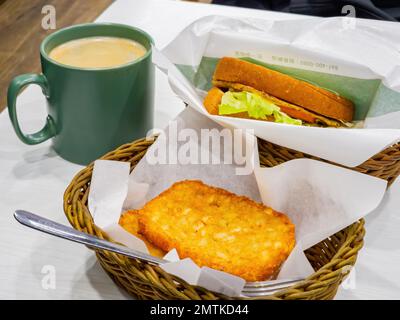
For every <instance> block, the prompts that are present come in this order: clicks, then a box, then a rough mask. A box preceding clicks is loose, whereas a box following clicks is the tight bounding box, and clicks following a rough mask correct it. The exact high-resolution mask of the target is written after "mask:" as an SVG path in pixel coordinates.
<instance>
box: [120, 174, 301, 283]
mask: <svg viewBox="0 0 400 320" xmlns="http://www.w3.org/2000/svg"><path fill="white" fill-rule="evenodd" d="M137 222H138V225H136V223H137ZM119 223H120V225H121V226H122V227H123V228H125V229H126V230H127V231H130V232H132V233H134V234H136V235H140V237H141V238H142V239H145V241H146V245H147V246H148V248H149V249H151V250H152V251H153V252H156V254H159V252H160V251H154V247H155V248H158V250H161V252H164V253H166V252H168V251H170V250H172V249H176V250H177V252H178V254H179V257H180V258H181V259H184V258H191V259H192V260H193V261H194V262H195V263H196V264H197V265H198V266H200V267H202V266H208V267H210V268H213V269H216V270H221V271H225V272H228V273H231V274H233V275H237V276H239V277H242V278H243V279H245V280H247V281H262V280H268V279H273V278H275V277H276V276H277V274H278V272H279V270H280V267H281V265H282V263H283V262H284V261H285V260H286V258H287V257H288V256H289V254H290V252H291V250H292V249H293V247H294V245H295V228H294V225H293V224H292V223H291V221H290V220H289V218H288V217H287V216H286V215H284V214H282V213H279V212H276V211H274V210H273V209H271V208H268V207H266V206H265V205H263V204H261V203H257V202H254V201H253V200H251V199H249V198H247V197H244V196H238V195H236V194H233V193H231V192H229V191H226V190H224V189H221V188H216V187H212V186H209V185H206V184H204V183H202V182H201V181H198V180H185V181H180V182H177V183H175V184H173V185H172V186H171V187H170V188H169V189H167V190H166V191H164V192H162V193H161V194H160V195H158V196H157V197H155V198H154V199H153V200H151V201H149V202H148V203H147V204H146V205H145V206H144V207H143V208H142V209H139V210H132V211H128V212H126V213H125V214H123V216H122V217H121V219H120V222H119ZM130 223H134V224H135V226H134V227H133V228H132V226H130Z"/></svg>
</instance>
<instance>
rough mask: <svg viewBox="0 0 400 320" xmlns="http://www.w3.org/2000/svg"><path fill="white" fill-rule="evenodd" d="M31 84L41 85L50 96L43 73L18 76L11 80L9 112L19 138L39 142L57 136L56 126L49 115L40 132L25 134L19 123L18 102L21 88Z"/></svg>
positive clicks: (44, 92)
mask: <svg viewBox="0 0 400 320" xmlns="http://www.w3.org/2000/svg"><path fill="white" fill-rule="evenodd" d="M29 84H37V85H39V86H40V87H41V88H42V92H43V94H44V95H45V96H46V97H48V96H49V86H48V83H47V79H46V77H45V76H44V75H43V74H35V73H28V74H22V75H20V76H17V77H15V78H14V79H13V80H12V81H11V83H10V85H9V87H8V92H7V104H8V114H9V116H10V120H11V123H12V125H13V127H14V130H15V133H16V134H17V136H18V138H20V139H21V141H22V142H24V143H26V144H38V143H41V142H43V141H46V140H48V139H50V138H51V137H53V136H55V134H56V126H55V123H54V120H53V118H52V117H51V116H49V115H48V116H47V118H46V124H45V125H44V127H43V128H42V129H41V130H39V131H38V132H35V133H32V134H25V133H23V132H22V130H21V128H20V126H19V123H18V118H17V108H16V102H17V96H18V94H19V92H20V91H21V89H22V88H23V87H25V86H27V85H29Z"/></svg>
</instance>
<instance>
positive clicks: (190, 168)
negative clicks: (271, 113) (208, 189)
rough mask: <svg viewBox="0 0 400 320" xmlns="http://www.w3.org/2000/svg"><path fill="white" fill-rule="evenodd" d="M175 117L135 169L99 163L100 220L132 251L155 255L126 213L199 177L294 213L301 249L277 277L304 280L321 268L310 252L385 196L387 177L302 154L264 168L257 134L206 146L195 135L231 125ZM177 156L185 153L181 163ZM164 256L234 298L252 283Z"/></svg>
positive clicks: (95, 203) (96, 214) (185, 275)
mask: <svg viewBox="0 0 400 320" xmlns="http://www.w3.org/2000/svg"><path fill="white" fill-rule="evenodd" d="M175 120H176V121H172V122H171V123H170V124H169V126H168V127H167V128H166V130H164V131H162V132H161V134H160V135H159V137H158V138H157V140H156V142H155V143H153V145H152V146H151V147H150V148H149V149H148V150H147V152H146V154H145V156H144V157H143V158H142V159H141V160H140V162H139V163H138V164H137V166H136V167H135V169H134V170H133V171H132V173H131V174H129V164H128V163H124V162H118V161H107V160H97V161H96V162H95V164H94V169H93V176H92V182H91V187H90V193H89V199H88V201H89V210H90V212H91V214H92V216H93V218H94V222H95V223H96V225H98V226H99V227H101V228H102V229H103V230H105V231H106V232H108V234H109V235H110V236H111V237H112V238H113V239H114V240H116V241H119V242H121V243H123V244H125V245H127V246H129V247H131V248H133V249H136V250H140V251H143V252H147V253H148V251H147V248H146V246H145V245H144V243H143V242H142V241H141V240H140V239H138V238H136V237H135V236H133V235H131V234H130V233H128V232H126V231H125V230H124V229H123V228H122V227H120V226H119V225H118V220H119V218H120V214H121V213H122V212H124V211H125V210H127V209H135V208H141V207H142V206H143V205H144V204H145V203H146V202H147V201H149V200H150V199H152V198H154V197H155V196H157V195H158V194H159V193H161V192H162V191H164V190H165V189H167V188H169V187H170V186H171V185H172V184H173V183H174V182H176V181H181V180H185V179H199V180H202V181H203V182H204V183H206V184H209V185H213V186H217V187H222V188H224V189H226V190H229V191H231V192H234V193H236V194H239V195H245V196H248V197H250V198H251V199H253V200H255V201H259V202H260V201H262V202H263V203H265V204H266V205H268V206H270V207H272V208H274V209H275V210H277V211H280V212H284V213H285V214H287V215H288V216H289V218H290V219H291V220H292V222H293V223H294V224H295V227H296V247H295V248H294V249H293V251H292V253H291V254H290V256H289V257H288V259H287V260H286V262H285V263H284V264H283V266H282V268H281V271H280V273H279V275H278V277H277V279H278V280H281V279H282V280H283V279H294V278H305V277H307V276H309V275H310V274H312V273H313V272H314V271H313V268H312V267H311V265H310V263H309V262H308V260H307V258H306V257H305V255H304V253H303V251H304V250H305V249H307V248H309V247H310V246H312V245H314V244H316V243H318V242H320V241H321V240H323V239H325V238H327V237H328V236H331V235H332V234H334V233H335V232H337V231H339V230H341V229H342V228H344V227H346V226H348V225H350V224H351V223H353V222H355V221H357V220H358V219H360V218H361V217H363V216H365V215H366V214H367V213H369V212H370V211H372V210H373V209H374V208H376V207H377V206H378V204H379V203H380V201H381V199H382V197H383V195H384V192H385V189H386V181H385V180H382V179H378V178H375V177H371V176H368V175H365V174H361V173H358V172H355V171H351V170H349V169H344V168H341V167H338V166H333V165H329V164H326V163H323V162H320V161H316V160H311V159H298V160H292V161H288V162H286V163H284V164H281V165H278V166H275V167H273V168H261V167H260V164H259V160H258V150H257V144H256V140H255V137H254V136H253V135H251V134H249V133H247V132H242V133H241V135H237V136H235V137H236V140H234V143H231V144H229V143H228V144H227V143H225V144H224V143H221V146H220V150H219V151H218V150H215V149H213V148H211V146H212V144H211V143H210V145H209V146H208V147H207V146H206V145H205V144H202V143H201V142H200V139H197V140H196V139H190V138H189V137H193V136H197V137H200V136H201V132H202V130H204V129H210V131H209V132H211V134H212V136H214V135H215V136H218V137H219V134H220V132H221V131H222V130H225V131H226V130H230V129H226V128H224V127H222V126H220V125H218V124H217V123H216V122H214V121H212V120H211V119H209V118H208V117H207V116H205V115H202V114H201V113H199V112H197V111H195V110H194V109H192V108H186V109H185V110H184V111H183V112H182V113H181V114H179V115H178V117H177V118H176V119H175ZM211 129H214V130H211ZM230 132H231V131H230ZM210 141H211V140H210ZM223 141H225V140H221V142H223ZM238 145H239V146H240V147H238ZM188 150H192V151H193V150H198V153H197V155H198V158H200V154H204V152H205V151H209V152H210V153H211V154H210V155H209V164H205V163H204V161H203V162H201V161H199V163H202V164H193V162H194V161H192V162H191V163H192V164H185V163H187V161H183V160H185V159H186V160H188V158H190V157H191V156H193V154H195V152H194V151H193V152H188ZM210 150H211V151H210ZM243 150H245V152H243ZM174 154H175V155H176V154H178V155H179V154H180V155H181V156H180V157H179V161H176V160H177V159H174ZM237 154H242V155H246V158H245V161H233V163H232V164H228V163H224V161H225V159H226V156H227V155H231V156H232V158H233V159H236V158H235V155H237ZM183 155H187V156H188V158H185V157H184V156H183ZM194 158H196V157H193V158H190V159H191V160H193V159H194ZM156 159H158V160H157V161H158V163H157V161H155V160H156ZM160 159H164V160H165V159H167V161H166V162H163V161H161V160H160ZM237 159H239V157H238V158H237ZM160 162H162V163H164V164H162V163H160ZM182 163H183V164H182ZM238 163H239V164H238ZM249 169H250V170H249ZM245 215H246V213H245V212H243V216H244V217H245ZM165 259H166V260H168V261H170V262H168V263H166V264H163V265H161V267H162V268H163V269H164V270H165V271H167V272H169V273H171V274H174V275H176V276H178V277H181V278H182V279H184V280H186V281H187V282H188V283H190V284H193V285H195V284H197V285H200V286H203V287H205V288H207V289H209V290H212V291H215V292H220V293H223V294H225V295H228V296H240V295H241V291H242V289H243V286H244V284H245V280H244V279H242V278H240V277H237V276H234V275H230V274H228V273H225V272H221V271H218V270H213V269H211V268H208V267H199V266H197V265H196V264H195V263H194V262H193V261H192V260H191V259H189V258H185V259H182V260H180V259H179V256H178V254H177V252H176V250H172V251H171V252H169V253H168V254H167V255H166V257H165ZM249 268H251V266H249ZM273 281H274V280H273Z"/></svg>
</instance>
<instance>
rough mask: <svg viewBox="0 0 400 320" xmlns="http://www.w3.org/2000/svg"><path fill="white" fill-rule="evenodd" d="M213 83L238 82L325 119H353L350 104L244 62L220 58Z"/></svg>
mask: <svg viewBox="0 0 400 320" xmlns="http://www.w3.org/2000/svg"><path fill="white" fill-rule="evenodd" d="M213 81H223V82H229V83H240V84H242V85H245V86H249V87H252V88H254V89H256V90H258V91H262V92H265V93H267V94H269V95H271V96H274V97H276V98H279V99H282V100H284V101H287V102H289V103H292V104H294V105H297V106H300V107H303V108H305V109H307V110H309V111H312V112H315V113H317V114H320V115H322V116H325V117H328V118H332V119H336V120H340V121H352V120H353V115H354V105H353V103H352V102H351V101H349V100H347V99H345V98H343V97H340V96H339V95H337V94H335V93H333V92H331V91H328V90H325V89H322V88H320V87H317V86H315V85H313V84H311V83H308V82H305V81H302V80H298V79H295V78H293V77H291V76H288V75H286V74H284V73H281V72H277V71H274V70H271V69H268V68H266V67H263V66H260V65H257V64H254V63H250V62H247V61H244V60H240V59H236V58H230V57H224V58H222V59H220V60H219V62H218V64H217V67H216V68H215V72H214V76H213Z"/></svg>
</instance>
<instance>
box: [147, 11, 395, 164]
mask: <svg viewBox="0 0 400 320" xmlns="http://www.w3.org/2000/svg"><path fill="white" fill-rule="evenodd" d="M399 43H400V25H399V24H395V23H388V22H382V21H373V20H349V19H346V18H329V19H320V18H305V19H300V20H297V19H296V20H287V21H285V20H283V21H282V20H281V21H274V20H262V19H256V18H250V17H249V18H228V17H223V16H208V17H204V18H201V19H199V20H197V21H195V22H193V23H192V24H190V25H189V26H188V27H186V28H185V29H184V30H183V31H182V32H181V33H180V34H179V35H178V36H177V37H176V39H175V40H173V41H172V42H171V43H170V44H169V45H167V46H166V47H165V48H164V49H163V50H162V52H157V50H155V52H154V55H153V61H154V63H155V64H156V65H157V66H158V67H159V68H161V69H162V70H164V71H165V72H166V73H167V74H168V77H169V81H170V84H171V87H172V89H173V90H174V91H175V92H176V93H177V95H178V96H179V97H181V98H182V99H183V100H184V101H185V102H186V103H188V104H189V105H190V106H191V107H193V108H194V109H196V110H197V111H199V112H201V113H203V114H205V115H206V116H207V117H209V118H210V119H212V120H214V121H216V122H217V123H219V124H221V125H223V126H227V127H235V128H251V129H254V132H255V134H256V135H257V136H258V137H260V138H263V139H265V140H267V141H270V142H272V143H275V144H278V145H281V146H285V147H288V148H292V149H295V150H299V151H302V152H305V153H308V154H311V155H314V156H317V157H320V158H322V159H326V160H330V161H333V162H335V163H339V164H342V165H345V166H348V167H355V166H358V165H359V164H361V163H363V162H364V161H366V160H367V159H369V158H370V157H372V156H373V155H375V154H376V153H378V152H380V151H382V150H383V149H385V148H386V147H388V146H390V145H392V144H394V143H396V142H398V141H399V139H400V71H399V70H400V50H399V49H400V48H399ZM223 56H233V57H241V58H242V57H244V58H252V59H256V60H257V61H259V62H261V63H266V64H269V65H271V66H272V67H274V68H286V69H284V70H286V72H292V73H293V74H294V75H295V76H297V77H298V78H301V79H303V80H306V81H309V82H313V83H315V84H317V85H321V86H322V87H325V88H327V89H331V90H333V91H334V92H338V91H343V93H342V94H345V96H346V97H348V98H349V99H351V100H352V101H354V102H357V105H356V110H358V112H356V113H357V114H359V116H358V117H359V119H357V120H359V121H361V122H362V123H363V126H364V127H363V128H362V129H356V128H353V129H351V130H348V129H334V128H318V127H304V126H293V125H283V124H277V123H273V122H266V121H256V120H248V119H240V118H233V117H225V116H213V115H209V114H208V113H207V111H206V110H205V108H204V107H203V104H202V100H203V97H204V94H205V92H206V90H208V89H209V83H210V80H211V76H212V72H213V69H212V70H210V69H211V68H212V66H213V64H212V63H211V62H210V61H212V60H213V59H214V60H215V59H218V58H221V57H223ZM207 59H208V60H207ZM183 72H184V73H183ZM207 83H208V84H207ZM361 109H362V110H363V111H362V112H361Z"/></svg>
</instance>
